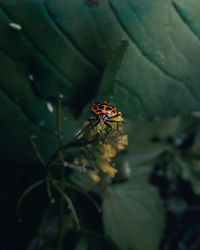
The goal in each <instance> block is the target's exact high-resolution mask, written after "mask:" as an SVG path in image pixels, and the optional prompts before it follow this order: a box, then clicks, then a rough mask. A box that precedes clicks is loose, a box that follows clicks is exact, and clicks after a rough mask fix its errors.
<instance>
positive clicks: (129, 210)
mask: <svg viewBox="0 0 200 250" xmlns="http://www.w3.org/2000/svg"><path fill="white" fill-rule="evenodd" d="M103 221H104V227H105V231H106V233H107V235H108V236H110V237H111V239H112V240H113V241H114V242H115V243H116V244H118V245H119V246H120V247H121V249H134V250H156V249H158V247H159V242H160V239H161V234H162V231H163V227H164V211H163V207H162V202H161V199H160V198H159V196H158V193H157V190H156V188H154V187H153V186H151V185H149V184H147V183H143V182H141V181H137V179H132V180H129V181H128V182H125V183H123V184H117V185H112V186H109V187H108V188H107V189H106V191H105V194H104V195H103Z"/></svg>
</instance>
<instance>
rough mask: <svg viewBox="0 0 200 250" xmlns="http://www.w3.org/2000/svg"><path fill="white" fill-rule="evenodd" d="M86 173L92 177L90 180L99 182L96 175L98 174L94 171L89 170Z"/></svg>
mask: <svg viewBox="0 0 200 250" xmlns="http://www.w3.org/2000/svg"><path fill="white" fill-rule="evenodd" d="M88 173H89V175H90V177H91V178H92V180H93V181H94V182H95V183H98V182H100V180H101V178H100V177H99V176H98V174H97V173H96V172H95V171H93V170H89V171H88Z"/></svg>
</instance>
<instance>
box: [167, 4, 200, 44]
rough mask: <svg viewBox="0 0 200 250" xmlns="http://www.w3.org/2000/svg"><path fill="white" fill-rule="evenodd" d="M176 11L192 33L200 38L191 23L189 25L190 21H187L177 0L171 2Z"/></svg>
mask: <svg viewBox="0 0 200 250" xmlns="http://www.w3.org/2000/svg"><path fill="white" fill-rule="evenodd" d="M171 4H172V6H173V8H174V10H175V12H176V13H177V15H178V16H179V18H180V19H181V20H182V21H183V23H184V24H185V26H186V27H188V29H189V30H190V31H191V33H192V34H193V35H194V36H195V37H196V38H197V39H198V40H200V38H199V36H198V34H197V33H196V31H195V30H194V29H193V28H192V26H191V25H189V23H188V22H187V20H186V18H185V17H184V16H183V14H182V13H181V9H180V8H179V7H178V5H177V4H176V3H175V2H171Z"/></svg>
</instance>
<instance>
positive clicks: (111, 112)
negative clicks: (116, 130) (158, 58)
mask: <svg viewBox="0 0 200 250" xmlns="http://www.w3.org/2000/svg"><path fill="white" fill-rule="evenodd" d="M91 110H92V113H93V114H94V116H95V117H94V118H90V119H89V122H90V124H91V125H92V127H96V126H97V125H98V124H99V123H100V122H101V123H104V124H106V126H108V128H109V130H108V131H107V134H108V133H109V132H110V131H111V130H112V126H111V125H110V124H109V123H108V122H115V123H117V127H118V123H119V122H120V121H115V120H112V118H115V117H117V116H120V114H118V112H117V108H116V107H115V106H113V105H112V104H111V103H108V102H106V101H103V102H96V103H94V104H93V105H92V107H91Z"/></svg>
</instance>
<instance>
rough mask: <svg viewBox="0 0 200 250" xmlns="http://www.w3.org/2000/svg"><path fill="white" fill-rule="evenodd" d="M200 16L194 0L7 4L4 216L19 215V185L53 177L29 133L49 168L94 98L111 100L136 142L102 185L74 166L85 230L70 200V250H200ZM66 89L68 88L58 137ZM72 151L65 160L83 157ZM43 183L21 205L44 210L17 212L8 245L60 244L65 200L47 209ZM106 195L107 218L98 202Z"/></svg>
mask: <svg viewBox="0 0 200 250" xmlns="http://www.w3.org/2000/svg"><path fill="white" fill-rule="evenodd" d="M199 16H200V2H199V1H197V0H171V1H166V0H160V1H156V0H149V1H146V0H141V1H139V0H98V1H89V0H71V1H70V0H37V1H36V0H0V87H1V88H0V107H1V113H0V138H1V146H0V160H1V169H2V189H1V197H2V207H3V214H4V213H6V212H7V211H8V213H11V214H13V213H14V209H15V205H16V204H17V197H19V196H20V193H23V191H24V190H25V188H27V187H28V186H30V185H32V184H33V183H38V182H37V181H38V180H41V179H43V178H45V177H46V176H45V174H46V169H45V168H43V169H42V168H40V167H41V166H39V165H40V163H39V161H38V159H37V158H36V156H35V154H34V151H33V149H32V146H31V143H30V137H32V139H33V138H34V139H36V140H35V142H36V144H37V147H38V151H39V152H40V154H41V156H42V157H43V160H44V165H45V164H46V162H47V161H48V160H49V158H50V157H51V156H52V155H53V154H54V152H55V151H56V150H57V149H58V147H59V148H60V142H61V143H62V144H63V145H66V144H67V143H69V142H70V141H72V139H73V138H74V136H75V134H76V132H77V131H78V130H79V129H80V128H81V126H82V125H83V123H84V122H85V121H86V120H87V119H88V116H89V115H90V105H91V103H92V102H93V101H94V100H107V101H109V102H113V104H115V105H116V106H117V108H118V111H121V112H122V114H123V117H125V119H126V120H127V121H128V125H127V126H126V129H127V134H128V137H129V146H128V148H127V149H126V150H125V151H124V152H122V153H120V154H119V155H117V157H116V165H117V168H118V170H119V174H118V176H117V177H116V179H113V180H110V179H109V180H108V179H107V178H105V180H104V183H103V185H102V186H99V185H98V184H94V183H93V181H92V180H91V178H90V177H89V176H88V175H87V173H79V172H77V171H72V170H68V171H65V172H66V173H65V175H66V183H67V185H68V186H66V187H65V188H66V190H65V191H66V193H67V195H69V197H70V198H71V200H72V202H73V204H74V206H75V208H76V209H77V214H78V217H80V218H79V219H80V224H81V228H82V229H81V230H82V231H81V230H80V231H79V232H78V231H77V230H76V229H75V226H74V224H73V221H72V217H71V213H70V212H69V211H68V209H67V207H64V208H65V218H64V222H65V223H64V224H65V228H63V235H64V236H65V237H66V238H65V241H64V243H63V244H64V247H65V249H67V247H68V248H69V249H75V250H80V249H83V250H89V249H92V250H94V249H117V247H119V248H120V249H122V250H127V249H133V250H158V249H159V247H160V249H161V250H169V249H170V250H171V249H178V250H185V249H189V250H193V249H195V250H196V249H199V248H200V246H199V245H198V235H199V231H200V229H199V226H198V224H197V223H198V220H197V221H196V220H195V218H194V217H193V215H192V212H191V209H193V207H195V209H196V210H195V209H194V210H195V211H199V194H200V185H199V178H200V171H199V166H200V157H199V153H200V150H199V148H200V147H199V131H200V130H199V125H198V124H199V121H200V120H199V113H198V111H199V107H200V94H199V93H200V84H199V82H200V68H199V66H200V21H199ZM59 94H62V95H63V96H64V98H63V103H62V105H63V108H62V136H60V140H61V139H62V140H61V141H58V140H57V134H58V130H57V124H56V110H57V105H58V104H57V98H58V95H59ZM70 150H71V151H70ZM70 150H68V151H67V152H68V155H67V156H66V157H67V160H71V159H73V157H75V156H76V154H77V155H78V154H79V153H80V151H79V149H76V148H75V149H74V148H73V149H70ZM123 171H124V172H123ZM127 171H128V172H127ZM129 171H130V173H129ZM53 176H54V177H56V178H57V177H58V176H59V173H58V172H56V171H55V172H53ZM58 179H59V178H58ZM62 181H63V180H62ZM122 182H124V183H122ZM149 182H151V184H150V183H149ZM39 183H40V182H39ZM66 183H65V184H66ZM54 184H55V183H54ZM69 184H70V185H71V186H70V185H69ZM152 184H154V185H156V186H157V187H152ZM56 185H57V184H55V185H54V186H55V187H56ZM44 186H45V185H41V186H38V187H37V189H38V190H43V191H42V192H43V193H41V196H40V191H35V190H34V191H33V194H32V193H30V194H29V196H28V197H31V195H33V196H32V197H33V200H32V203H31V198H27V199H28V202H27V203H26V202H25V208H24V209H23V210H22V214H24V215H25V218H26V221H28V218H29V217H31V214H32V213H34V208H33V207H34V206H37V211H38V210H39V209H40V205H41V211H40V213H39V215H38V221H37V222H36V223H35V224H34V225H33V229H31V225H29V224H28V222H26V226H19V227H18V226H17V225H16V224H15V223H13V221H14V220H15V218H14V216H13V215H12V216H10V219H9V215H8V221H6V222H5V224H6V227H5V233H6V234H7V235H9V233H8V232H9V226H8V225H10V227H11V223H13V228H12V230H10V234H11V236H10V238H9V236H7V238H9V240H7V238H5V239H4V241H5V244H4V245H3V246H2V247H3V248H5V249H17V248H16V246H19V248H20V249H22V248H24V249H27V246H28V245H29V249H53V248H54V249H55V246H56V244H57V243H56V242H57V231H56V230H57V224H58V221H59V220H58V214H57V211H58V207H59V205H58V203H57V200H59V199H60V196H59V195H58V194H56V195H55V193H53V195H54V196H55V198H56V204H55V208H52V207H51V208H49V206H48V205H46V204H47V199H46V200H45V199H43V197H46V196H45V194H44ZM72 187H75V188H72ZM56 188H57V191H58V193H60V195H62V192H60V191H59V188H60V186H58V187H56ZM182 190H186V191H185V192H184V194H183V193H182ZM28 191H30V190H28ZM54 191H55V190H54ZM54 191H53V192H54ZM158 191H159V192H158ZM159 194H160V195H159ZM38 196H40V198H39V199H38V198H37V197H38ZM62 197H65V196H64V195H62ZM67 197H68V196H67ZM67 197H65V200H67V199H68V198H67ZM162 199H163V202H162ZM37 200H38V201H37ZM101 203H102V207H103V212H102V216H103V221H101V219H102V218H101V217H102V216H101V214H99V212H98V211H97V208H96V207H95V204H96V206H99V205H101ZM22 204H23V203H22ZM161 204H164V206H163V205H161ZM177 204H178V205H177ZM53 206H54V205H53ZM177 206H178V209H177ZM8 207H9V209H8ZM11 207H13V209H12V208H11ZM46 207H47V208H46ZM180 207H181V208H180ZM25 211H26V212H25ZM28 211H30V214H29V212H28ZM140 211H141V214H140ZM192 211H193V210H192ZM27 214H28V215H27ZM49 214H50V215H51V216H50V218H49V217H48V216H49ZM164 214H165V215H164ZM43 215H44V216H43ZM187 216H188V217H187ZM164 217H166V221H164ZM33 218H35V216H33ZM145 218H146V219H147V220H144V219H145ZM184 218H188V220H190V221H192V222H191V224H190V223H188V222H187V219H185V220H184ZM175 220H177V223H176V225H174V224H173V223H175V222H174V221H175ZM4 221H5V219H4ZM4 221H3V222H4ZM30 221H31V220H30ZM40 222H41V223H40ZM181 223H185V226H183V227H182V229H181V230H182V231H181V234H182V236H181V235H179V234H178V233H177V232H178V231H179V227H178V226H177V225H178V224H180V225H182V224H181ZM192 223H193V224H192ZM27 224H28V225H27ZM39 224H40V225H39ZM45 225H47V226H45ZM19 228H20V229H19ZM26 228H29V230H28V231H27V233H26ZM37 228H38V229H37ZM20 230H21V231H20ZM164 230H165V231H164ZM173 230H177V232H176V233H175V236H174V238H173V235H172V234H171V233H170V231H173ZM15 231H16V232H18V234H17V236H15V237H16V238H14V236H13V235H14V234H15ZM21 232H22V233H21ZM24 235H26V236H24ZM12 237H13V239H14V241H13V243H12ZM24 237H25V238H26V239H25V240H24V243H23V240H22V239H23V238H24ZM181 237H182V238H181ZM3 238H4V237H3ZM18 239H19V241H18ZM33 239H34V240H33ZM6 241H7V242H6ZM69 241H71V242H70V243H69ZM193 241H194V243H192V242H193ZM29 242H31V243H29ZM41 242H42V243H41ZM195 247H196V248H195Z"/></svg>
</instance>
